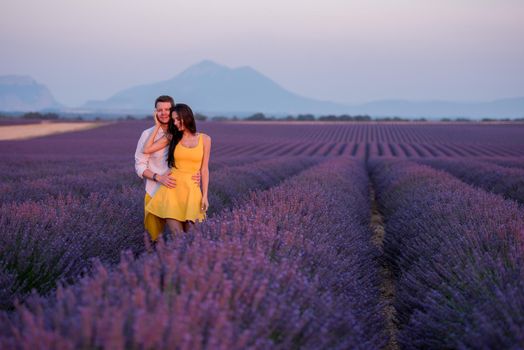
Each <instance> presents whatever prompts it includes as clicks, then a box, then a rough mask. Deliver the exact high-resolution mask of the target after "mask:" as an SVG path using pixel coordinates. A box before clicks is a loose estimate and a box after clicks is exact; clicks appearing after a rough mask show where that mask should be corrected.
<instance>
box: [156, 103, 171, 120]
mask: <svg viewBox="0 0 524 350" xmlns="http://www.w3.org/2000/svg"><path fill="white" fill-rule="evenodd" d="M170 110H171V103H170V102H158V103H157V104H156V117H157V118H158V121H159V122H160V124H167V123H168V122H169V111H170Z"/></svg>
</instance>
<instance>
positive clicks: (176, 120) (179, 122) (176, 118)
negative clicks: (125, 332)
mask: <svg viewBox="0 0 524 350" xmlns="http://www.w3.org/2000/svg"><path fill="white" fill-rule="evenodd" d="M171 117H172V118H173V122H174V123H175V126H176V128H177V129H178V131H184V129H185V127H184V123H183V122H182V120H181V119H180V117H179V116H178V113H177V112H173V114H172V115H171Z"/></svg>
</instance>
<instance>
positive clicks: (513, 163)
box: [482, 157, 524, 169]
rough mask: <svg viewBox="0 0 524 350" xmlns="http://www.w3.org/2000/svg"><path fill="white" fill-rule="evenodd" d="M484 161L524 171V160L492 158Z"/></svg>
mask: <svg viewBox="0 0 524 350" xmlns="http://www.w3.org/2000/svg"><path fill="white" fill-rule="evenodd" d="M482 160H483V161H487V162H490V163H495V164H497V165H500V166H503V167H506V168H517V169H524V158H502V157H491V158H483V159H482Z"/></svg>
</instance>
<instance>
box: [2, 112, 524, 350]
mask: <svg viewBox="0 0 524 350" xmlns="http://www.w3.org/2000/svg"><path fill="white" fill-rule="evenodd" d="M149 126H150V125H149V124H148V122H145V121H125V122H117V123H114V124H110V125H105V126H102V127H99V128H97V129H91V130H86V131H80V132H71V133H66V134H60V135H53V136H47V137H41V138H37V139H32V140H25V141H0V151H1V153H0V159H1V162H0V176H1V182H0V205H1V207H0V232H1V235H0V348H2V349H33V348H39V349H78V348H89V349H91V348H103V349H128V348H133V349H162V348H169V349H171V348H172V349H247V348H253V349H268V348H276V349H298V348H300V349H302V348H303V349H398V348H400V349H420V348H423V349H442V348H452V349H519V348H524V125H523V124H510V123H498V124H496V123H493V124H489V123H482V124H481V123H473V122H470V123H462V124H461V123H429V122H428V123H385V122H384V123H363V122H362V123H358V122H357V123H320V122H313V123H297V122H295V123H284V122H274V123H255V122H251V123H233V122H227V123H226V122H223V123H219V122H201V123H199V124H198V127H199V129H200V130H201V131H203V132H206V133H208V134H209V135H210V136H211V137H212V139H213V149H212V154H211V163H210V171H211V175H210V196H209V199H210V211H209V220H207V221H206V222H204V223H203V224H200V225H198V226H196V227H194V229H193V230H192V231H191V232H190V233H188V234H187V235H185V236H182V237H175V238H172V237H170V236H169V235H166V237H165V238H166V240H165V241H161V242H160V243H159V244H158V245H157V246H156V248H155V249H152V247H151V246H150V244H149V241H148V239H147V235H146V234H145V233H144V230H143V224H142V215H143V197H144V186H143V183H142V182H141V180H140V179H139V178H138V177H137V176H136V174H135V172H134V164H133V161H134V159H133V155H134V150H135V147H136V142H137V140H138V138H139V136H140V133H141V131H142V130H143V129H145V128H148V127H149Z"/></svg>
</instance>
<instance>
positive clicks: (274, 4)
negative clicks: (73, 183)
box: [0, 0, 524, 106]
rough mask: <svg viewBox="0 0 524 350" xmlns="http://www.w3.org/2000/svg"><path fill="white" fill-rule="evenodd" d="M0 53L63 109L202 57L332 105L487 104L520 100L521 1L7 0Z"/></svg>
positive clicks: (2, 64)
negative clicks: (386, 102) (407, 101)
mask: <svg viewBox="0 0 524 350" xmlns="http://www.w3.org/2000/svg"><path fill="white" fill-rule="evenodd" d="M0 50H1V56H0V57H1V58H0V75H6V74H24V75H30V76H32V77H33V78H35V79H36V80H37V81H38V82H40V83H43V84H45V85H47V86H48V87H49V88H50V89H51V91H52V92H53V94H54V95H55V97H56V98H57V99H58V101H59V102H62V103H64V104H66V105H69V106H77V105H80V104H82V103H84V102H85V101H86V100H90V99H105V98H108V97H109V96H111V95H112V94H114V93H116V92H117V91H119V90H121V89H123V88H127V87H130V86H133V85H137V84H143V83H150V82H156V81H159V80H165V79H168V78H171V77H173V76H175V75H176V74H178V73H180V72H181V71H182V70H184V69H185V68H187V67H189V66H190V65H192V64H195V63H197V62H199V61H201V60H204V59H209V60H213V61H215V62H217V63H220V64H224V65H226V66H229V67H232V68H233V67H238V66H246V65H247V66H251V67H252V68H254V69H256V70H258V71H259V72H261V73H262V74H265V75H267V76H268V77H270V78H271V79H273V80H274V81H276V82H277V83H279V84H280V85H282V86H283V87H284V88H286V89H289V90H291V91H293V92H296V93H298V94H301V95H304V96H308V97H314V98H319V99H326V100H332V101H338V102H346V103H359V102H367V101H372V100H377V99H385V98H387V99H390V98H401V99H410V100H427V99H441V100H457V101H486V100H492V99H497V98H504V97H516V96H524V1H523V0H438V1H437V0H359V1H356V0H322V1H320V0H318V1H312V0H221V1H202V0H192V1H170V0H148V1H146V0H143V1H139V0H89V1H88V0H45V1H43V0H2V2H1V4H0Z"/></svg>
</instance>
